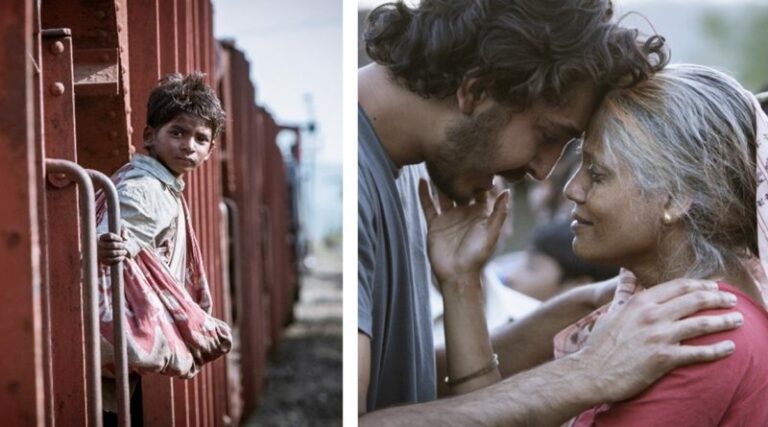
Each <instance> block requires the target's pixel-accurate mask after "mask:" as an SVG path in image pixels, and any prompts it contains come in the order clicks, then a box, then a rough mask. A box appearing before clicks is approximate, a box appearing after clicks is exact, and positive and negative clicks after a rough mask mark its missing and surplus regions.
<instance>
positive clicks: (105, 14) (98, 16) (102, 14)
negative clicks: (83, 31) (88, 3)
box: [96, 10, 107, 19]
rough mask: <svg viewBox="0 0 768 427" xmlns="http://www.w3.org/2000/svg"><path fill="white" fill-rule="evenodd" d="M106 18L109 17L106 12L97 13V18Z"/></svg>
mask: <svg viewBox="0 0 768 427" xmlns="http://www.w3.org/2000/svg"><path fill="white" fill-rule="evenodd" d="M106 17H107V12H104V11H103V10H100V11H98V12H96V18H98V19H104V18H106Z"/></svg>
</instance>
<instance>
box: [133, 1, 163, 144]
mask: <svg viewBox="0 0 768 427" xmlns="http://www.w3.org/2000/svg"><path fill="white" fill-rule="evenodd" d="M158 2H159V0H131V3H130V7H129V8H128V26H129V30H130V37H129V38H128V51H129V58H130V63H131V68H132V69H133V70H134V72H132V73H130V78H129V80H130V84H131V90H132V91H133V94H134V96H132V97H131V129H132V131H133V132H132V138H131V140H132V143H133V145H134V147H135V149H136V151H137V152H140V153H146V149H145V148H144V144H143V143H142V142H143V132H144V126H145V125H146V116H147V97H148V96H149V93H150V92H151V91H152V89H153V88H154V87H155V86H156V85H157V81H158V80H159V79H160V27H161V26H162V25H160V20H159V19H160V15H159V13H160V8H159V4H158Z"/></svg>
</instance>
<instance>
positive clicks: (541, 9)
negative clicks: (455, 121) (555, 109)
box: [363, 0, 668, 109]
mask: <svg viewBox="0 0 768 427" xmlns="http://www.w3.org/2000/svg"><path fill="white" fill-rule="evenodd" d="M612 14H613V9H612V4H611V2H610V0H423V1H422V2H421V4H420V5H419V6H417V7H414V8H410V7H408V6H406V5H405V4H404V3H403V2H402V1H398V2H396V3H387V4H384V5H381V6H379V7H377V8H376V9H374V10H373V11H372V12H371V13H370V15H369V16H368V19H367V27H366V29H365V31H364V33H363V38H364V41H365V49H366V53H367V54H368V56H370V57H371V58H372V59H373V60H374V61H376V62H377V63H379V64H381V65H384V66H386V67H388V68H389V70H390V71H391V72H392V74H393V75H394V77H395V78H396V79H397V80H398V81H400V82H401V83H402V84H404V85H405V87H406V88H408V89H409V90H410V91H412V92H415V93H417V94H419V95H421V96H422V97H425V98H432V97H434V98H446V97H449V96H451V95H454V94H455V93H456V90H457V89H458V87H459V85H460V84H461V82H462V80H463V79H464V78H465V77H468V78H476V79H477V80H476V82H475V83H474V84H473V86H472V87H471V91H472V93H473V94H474V95H476V96H479V95H480V94H481V93H482V92H483V91H486V92H487V93H488V94H489V95H490V96H491V97H493V98H494V99H495V100H496V101H497V102H500V103H502V104H505V105H508V106H511V107H516V108H520V109H524V108H526V107H529V106H530V105H531V104H532V103H533V101H535V100H536V99H540V98H543V99H545V100H547V101H548V102H550V103H553V104H558V102H559V98H560V96H561V95H562V94H563V93H564V92H565V91H567V90H568V89H569V88H570V86H571V85H572V84H573V83H574V82H577V81H581V80H587V81H592V82H595V83H596V84H597V85H598V87H599V88H600V89H602V90H605V89H608V88H611V87H614V86H620V85H622V86H623V85H626V86H629V85H632V84H634V83H636V82H638V81H640V80H643V79H645V78H646V77H647V76H648V75H650V74H652V73H653V72H655V71H657V70H658V69H661V68H662V67H663V66H664V65H666V63H667V61H668V54H667V51H666V48H665V46H664V39H663V38H662V37H660V36H653V37H650V38H648V40H646V41H645V42H641V41H640V40H638V31H637V30H634V29H628V28H623V27H620V26H619V25H618V24H616V23H614V22H609V20H610V18H611V16H612Z"/></svg>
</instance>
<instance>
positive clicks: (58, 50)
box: [49, 42, 64, 55]
mask: <svg viewBox="0 0 768 427" xmlns="http://www.w3.org/2000/svg"><path fill="white" fill-rule="evenodd" d="M49 50H50V51H51V53H52V54H54V55H61V54H62V53H64V43H62V42H53V43H51V47H50V48H49Z"/></svg>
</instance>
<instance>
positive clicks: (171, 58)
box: [159, 0, 179, 75]
mask: <svg viewBox="0 0 768 427" xmlns="http://www.w3.org/2000/svg"><path fill="white" fill-rule="evenodd" d="M177 3H178V0H163V1H161V2H160V10H159V16H160V17H162V25H160V26H159V31H160V73H161V75H166V74H170V73H175V72H178V70H179V38H178V33H177V27H178V22H179V21H178V19H179V15H178V11H177Z"/></svg>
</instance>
